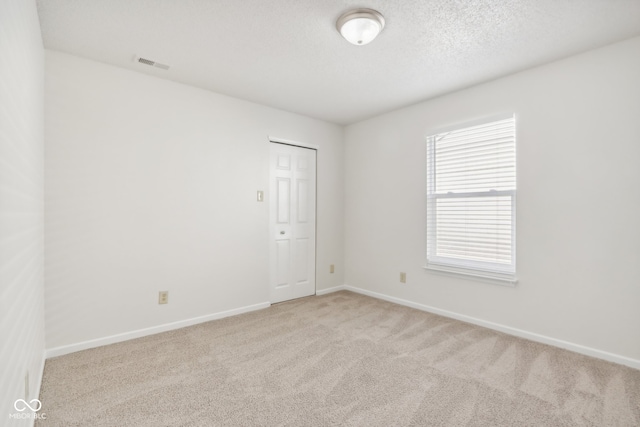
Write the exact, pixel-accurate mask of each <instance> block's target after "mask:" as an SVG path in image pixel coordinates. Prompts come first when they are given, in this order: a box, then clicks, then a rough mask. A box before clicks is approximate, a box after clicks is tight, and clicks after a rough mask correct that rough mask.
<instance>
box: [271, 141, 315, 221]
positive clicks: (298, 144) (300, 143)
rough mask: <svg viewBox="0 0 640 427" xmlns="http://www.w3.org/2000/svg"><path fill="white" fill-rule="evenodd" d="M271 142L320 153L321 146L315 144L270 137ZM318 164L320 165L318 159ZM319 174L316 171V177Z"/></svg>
mask: <svg viewBox="0 0 640 427" xmlns="http://www.w3.org/2000/svg"><path fill="white" fill-rule="evenodd" d="M269 142H275V143H276V144H286V145H293V146H295V147H301V148H311V149H312V150H316V151H318V148H320V146H318V145H315V144H305V143H304V142H298V141H292V140H290V139H284V138H278V137H275V136H271V135H269ZM316 163H318V160H317V159H316ZM317 174H318V172H317V171H316V175H317ZM316 210H317V209H316Z"/></svg>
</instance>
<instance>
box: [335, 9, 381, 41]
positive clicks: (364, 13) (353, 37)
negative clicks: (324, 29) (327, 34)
mask: <svg viewBox="0 0 640 427" xmlns="http://www.w3.org/2000/svg"><path fill="white" fill-rule="evenodd" d="M336 28H337V29H338V31H339V32H340V34H342V37H344V38H345V39H346V40H347V41H348V42H349V43H352V44H355V45H356V46H362V45H365V44H367V43H370V42H371V41H372V40H373V39H375V38H376V37H377V36H378V34H380V32H381V31H382V29H383V28H384V17H383V16H382V14H381V13H380V12H378V11H375V10H373V9H354V10H350V11H348V12H346V13H344V14H342V16H340V18H338V21H337V22H336Z"/></svg>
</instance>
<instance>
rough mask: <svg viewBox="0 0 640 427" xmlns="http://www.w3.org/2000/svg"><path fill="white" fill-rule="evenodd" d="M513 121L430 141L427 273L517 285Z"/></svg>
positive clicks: (458, 131) (486, 124) (444, 134)
mask: <svg viewBox="0 0 640 427" xmlns="http://www.w3.org/2000/svg"><path fill="white" fill-rule="evenodd" d="M515 208H516V139H515V117H514V116H513V115H511V116H508V117H504V116H503V117H500V118H499V119H494V120H493V121H490V122H484V123H482V124H475V125H472V126H466V127H459V128H456V129H454V130H451V131H448V132H441V133H437V134H434V135H430V136H429V137H427V268H429V269H435V270H443V271H448V272H454V273H462V274H471V275H474V276H480V277H485V278H490V279H498V280H502V281H507V282H511V283H515V266H516V259H515V247H516V245H515V230H516V229H515V218H516V217H515Z"/></svg>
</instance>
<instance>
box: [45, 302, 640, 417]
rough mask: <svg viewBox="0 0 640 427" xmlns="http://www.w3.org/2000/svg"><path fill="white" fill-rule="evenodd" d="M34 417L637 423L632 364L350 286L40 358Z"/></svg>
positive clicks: (639, 375) (638, 382) (637, 379)
mask: <svg viewBox="0 0 640 427" xmlns="http://www.w3.org/2000/svg"><path fill="white" fill-rule="evenodd" d="M40 399H41V400H42V403H43V407H42V409H41V411H40V413H45V414H46V415H47V419H46V420H45V421H39V422H38V423H37V426H114V427H115V426H118V427H124V426H154V427H155V426H385V427H386V426H545V427H551V426H616V427H618V426H640V371H638V370H634V369H631V368H627V367H624V366H620V365H616V364H612V363H608V362H604V361H601V360H597V359H593V358H590V357H586V356H582V355H579V354H576V353H572V352H568V351H564V350H560V349H557V348H554V347H549V346H546V345H543V344H538V343H534V342H531V341H527V340H523V339H519V338H514V337H512V336H509V335H505V334H501V333H499V332H495V331H492V330H489V329H484V328H481V327H478V326H474V325H470V324H467V323H463V322H459V321H456V320H452V319H448V318H445V317H440V316H436V315H433V314H429V313H425V312H422V311H418V310H414V309H410V308H406V307H403V306H399V305H395V304H391V303H388V302H384V301H379V300H376V299H373V298H369V297H366V296H362V295H358V294H354V293H351V292H344V291H343V292H337V293H333V294H328V295H324V296H319V297H309V298H303V299H299V300H295V301H290V302H286V303H282V304H278V305H274V306H272V307H271V308H268V309H265V310H261V311H257V312H252V313H248V314H243V315H240V316H236V317H231V318H226V319H222V320H217V321H213V322H208V323H204V324H200V325H196V326H192V327H188V328H184V329H180V330H176V331H171V332H166V333H162V334H157V335H153V336H149V337H145V338H140V339H136V340H131V341H127V342H123V343H119V344H113V345H109V346H105V347H100V348H96V349H91V350H86V351H82V352H78V353H74V354H69V355H66V356H61V357H58V358H53V359H50V360H47V363H46V366H45V372H44V379H43V385H42V392H41V395H40Z"/></svg>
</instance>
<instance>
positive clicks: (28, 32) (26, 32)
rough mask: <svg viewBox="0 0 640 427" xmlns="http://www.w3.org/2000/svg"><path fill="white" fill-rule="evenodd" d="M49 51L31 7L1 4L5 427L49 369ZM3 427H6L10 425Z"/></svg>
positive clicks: (0, 286) (0, 285)
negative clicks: (46, 291)
mask: <svg viewBox="0 0 640 427" xmlns="http://www.w3.org/2000/svg"><path fill="white" fill-rule="evenodd" d="M43 73H44V50H43V48H42V38H41V36H40V23H39V22H38V14H37V11H36V5H35V2H33V1H22V0H10V1H6V0H3V1H1V2H0V420H2V421H1V422H0V424H2V425H16V426H17V425H30V423H31V420H29V419H24V420H22V419H20V420H16V419H13V418H9V414H15V413H16V412H17V411H16V410H15V409H14V407H13V404H14V402H15V401H16V399H24V396H25V374H26V373H27V371H28V372H29V389H30V390H29V396H30V398H31V399H33V398H36V397H38V388H39V385H40V380H41V374H42V366H43V362H44V305H43V298H44V287H43V268H42V267H43V245H44V243H43V160H42V157H43V120H44V119H43V100H42V99H43V83H44V77H43ZM5 423H6V424H5Z"/></svg>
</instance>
